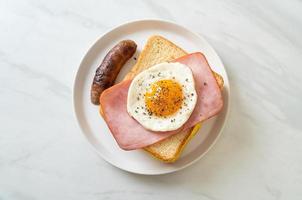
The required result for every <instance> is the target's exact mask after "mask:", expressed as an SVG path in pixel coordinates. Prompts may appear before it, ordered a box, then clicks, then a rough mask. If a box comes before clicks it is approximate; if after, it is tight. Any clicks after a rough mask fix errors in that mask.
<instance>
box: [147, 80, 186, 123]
mask: <svg viewBox="0 0 302 200" xmlns="http://www.w3.org/2000/svg"><path fill="white" fill-rule="evenodd" d="M182 102H183V92H182V87H181V85H179V83H177V82H176V81H173V80H160V81H157V82H154V83H153V84H152V85H150V89H149V90H148V92H147V93H146V94H145V104H146V108H147V110H148V112H149V114H150V115H153V114H154V115H156V116H159V117H165V116H169V115H172V114H174V113H175V112H177V111H178V110H179V109H180V108H181V105H182Z"/></svg>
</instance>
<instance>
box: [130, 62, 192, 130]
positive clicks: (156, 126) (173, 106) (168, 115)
mask: <svg viewBox="0 0 302 200" xmlns="http://www.w3.org/2000/svg"><path fill="white" fill-rule="evenodd" d="M196 102H197V94H196V90H195V85H194V78H193V74H192V71H191V69H190V68H189V67H188V66H186V65H184V64H181V63H160V64H157V65H155V66H153V67H151V68H149V69H147V70H145V71H143V72H141V73H140V74H138V75H137V76H136V77H135V78H134V79H133V80H132V82H131V85H130V87H129V90H128V97H127V111H128V113H129V115H130V116H132V117H133V118H134V119H135V120H137V121H138V122H139V123H140V124H141V125H142V126H143V127H144V128H146V129H148V130H152V131H172V130H176V129H178V128H180V127H181V126H182V125H183V124H184V123H186V121H187V120H188V119H189V117H190V115H191V114H192V112H193V110H194V108H195V105H196Z"/></svg>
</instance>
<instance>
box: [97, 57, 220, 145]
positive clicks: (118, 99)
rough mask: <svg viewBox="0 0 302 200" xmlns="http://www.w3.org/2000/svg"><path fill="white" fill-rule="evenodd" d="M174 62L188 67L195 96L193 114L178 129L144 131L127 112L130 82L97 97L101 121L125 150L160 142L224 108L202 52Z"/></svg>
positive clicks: (120, 84)
mask: <svg viewBox="0 0 302 200" xmlns="http://www.w3.org/2000/svg"><path fill="white" fill-rule="evenodd" d="M173 62H180V63H182V64H185V65H187V66H188V67H190V68H191V70H192V72H193V77H194V80H195V89H196V92H197V95H198V99H197V103H196V106H195V108H194V111H193V113H192V115H191V116H190V118H189V119H188V121H187V122H186V123H185V124H184V125H183V126H182V127H181V128H179V129H178V130H175V131H169V132H154V131H150V130H147V129H145V128H144V127H143V126H142V125H141V124H139V123H138V122H137V121H136V120H135V119H134V118H132V117H131V116H130V115H129V114H128V112H127V95H128V89H129V86H130V84H131V80H125V81H123V82H121V83H119V84H116V85H114V86H112V87H110V88H109V89H107V90H105V91H104V92H103V93H102V95H101V97H100V104H101V108H102V111H103V116H104V119H105V121H106V123H107V125H108V127H109V129H110V131H111V133H112V135H113V137H114V138H115V140H116V142H117V143H118V145H119V146H120V147H121V148H122V149H124V150H134V149H140V148H143V147H146V146H148V145H151V144H154V143H156V142H159V141H161V140H163V139H165V138H168V137H170V136H171V135H173V134H176V133H179V132H180V131H184V130H187V129H189V128H191V127H193V126H194V125H196V124H197V123H199V122H202V121H204V120H206V119H208V118H210V117H212V116H214V115H216V114H217V113H218V112H219V111H220V110H221V109H222V107H223V100H222V94H221V91H220V89H219V87H218V84H217V82H216V79H215V77H214V76H213V74H212V71H211V68H210V66H209V64H208V62H207V60H206V58H205V56H204V55H203V54H202V53H199V52H198V53H192V54H188V55H186V56H183V57H181V58H178V59H176V60H175V61H173Z"/></svg>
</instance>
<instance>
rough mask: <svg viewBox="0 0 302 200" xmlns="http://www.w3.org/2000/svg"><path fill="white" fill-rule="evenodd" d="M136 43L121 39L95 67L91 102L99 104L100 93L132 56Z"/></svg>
mask: <svg viewBox="0 0 302 200" xmlns="http://www.w3.org/2000/svg"><path fill="white" fill-rule="evenodd" d="M136 47H137V45H136V44H135V42H134V41H132V40H123V41H121V42H119V43H118V44H117V45H115V46H114V47H113V48H112V49H111V50H110V51H109V52H108V53H107V55H106V56H105V58H104V60H103V62H102V63H101V65H100V66H99V67H98V68H97V70H96V72H95V76H94V79H93V83H92V86H91V95H90V97H91V102H92V103H93V104H95V105H99V104H100V102H99V99H100V96H101V93H102V92H103V91H104V90H105V89H107V88H109V87H111V86H112V85H113V84H114V81H115V79H116V77H117V75H118V73H119V72H120V70H121V68H122V67H123V65H124V64H125V63H126V62H127V61H128V60H129V58H131V57H132V56H133V54H134V53H135V51H136Z"/></svg>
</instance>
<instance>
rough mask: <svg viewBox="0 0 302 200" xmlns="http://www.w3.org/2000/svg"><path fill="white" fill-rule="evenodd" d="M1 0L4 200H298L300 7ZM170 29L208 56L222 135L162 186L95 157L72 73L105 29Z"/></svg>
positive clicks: (207, 0)
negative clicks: (204, 45)
mask: <svg viewBox="0 0 302 200" xmlns="http://www.w3.org/2000/svg"><path fill="white" fill-rule="evenodd" d="M159 2H160V1H149V0H148V1H147V0H145V1H138V0H137V1H122V0H116V1H99V0H87V1H67V0H64V1H60V0H51V1H46V0H44V1H38V0H21V1H16V0H15V1H11V0H0V200H7V199H9V200H10V199H13V200H21V199H22V200H23V199H24V200H36V199H43V200H44V199H45V200H48V199H50V200H53V199H64V200H69V199H79V200H80V199H85V200H92V199H133V200H138V199H144V200H151V199H152V200H153V199H173V200H176V199H192V200H194V199H203V200H209V199H211V200H224V199H231V200H236V199H240V200H241V199H257V200H259V199H265V200H267V199H268V200H271V199H276V200H277V199H284V200H288V199H291V200H292V199H301V198H302V120H301V114H302V103H301V101H302V84H301V80H302V66H301V65H302V59H301V58H302V39H301V37H302V1H301V0H299V1H298V0H291V1H282V0H279V1H275V0H269V1H261V0H258V1H251V0H245V1H242V0H226V1H222V0H221V1H211V0H202V1H198V0H194V1H184V0H182V1H172V0H169V1H163V2H161V3H159ZM142 18H160V19H166V20H172V21H175V22H177V23H179V24H183V25H185V26H187V27H188V28H190V29H191V30H193V31H196V32H198V33H200V34H202V35H203V36H205V37H206V39H208V40H209V42H210V43H211V44H212V45H213V46H214V47H215V49H216V50H217V52H218V53H219V55H220V56H221V58H222V60H223V61H224V63H225V65H226V67H227V70H228V73H229V77H230V81H231V86H232V101H233V102H232V105H231V106H232V107H231V114H230V119H229V121H228V124H227V126H226V128H225V130H224V132H223V135H222V137H221V138H220V139H219V141H218V142H217V144H216V145H215V147H214V148H213V149H212V150H211V151H210V152H209V153H208V154H207V155H206V156H205V157H204V158H203V159H202V160H200V161H199V162H198V163H197V164H195V165H193V166H191V167H189V168H187V169H185V170H183V171H180V172H177V173H173V174H169V175H164V176H140V175H133V174H129V173H126V172H123V171H121V170H119V169H117V168H115V167H113V166H111V165H109V164H107V163H106V162H105V161H104V160H102V159H101V158H99V157H98V156H97V155H96V154H95V153H94V152H93V151H92V150H91V148H90V147H89V145H88V143H87V142H86V141H85V138H84V137H83V136H82V134H81V132H80V130H79V129H78V128H77V125H76V122H75V120H74V118H73V113H72V112H73V110H72V105H71V93H72V91H71V90H72V89H71V88H72V84H73V79H74V77H73V74H74V72H75V71H76V69H77V67H78V65H79V63H80V61H81V59H82V57H83V55H84V54H85V52H86V51H87V49H88V48H89V47H90V46H91V45H92V43H93V42H94V41H95V40H96V39H97V38H98V37H99V36H100V35H101V34H102V33H104V32H105V31H106V30H107V29H108V28H112V27H114V26H116V25H118V24H121V23H123V22H125V21H129V20H134V19H142Z"/></svg>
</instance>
